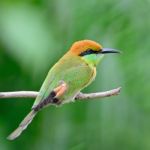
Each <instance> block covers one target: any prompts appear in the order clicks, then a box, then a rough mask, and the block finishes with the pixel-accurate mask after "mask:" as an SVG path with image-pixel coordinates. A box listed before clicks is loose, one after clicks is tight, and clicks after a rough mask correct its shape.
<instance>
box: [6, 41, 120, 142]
mask: <svg viewBox="0 0 150 150" xmlns="http://www.w3.org/2000/svg"><path fill="white" fill-rule="evenodd" d="M108 53H118V51H117V50H114V49H108V48H102V46H101V45H100V44H98V43H96V42H94V41H91V40H83V41H78V42H75V43H74V44H73V45H72V46H71V48H70V50H69V51H68V52H67V53H66V54H65V55H64V56H63V57H62V58H61V59H60V60H59V61H58V62H57V63H56V64H55V65H54V66H53V67H52V68H51V69H50V71H49V73H48V75H47V77H46V79H45V81H44V83H43V85H42V87H41V89H40V91H39V95H38V96H37V98H36V100H35V102H34V104H33V107H32V110H31V112H30V113H29V114H28V115H27V116H26V117H25V118H24V120H23V121H22V122H21V123H20V125H19V127H18V128H17V129H16V130H15V131H14V132H13V133H12V134H10V135H9V137H8V139H9V140H13V139H15V138H17V137H18V136H19V135H20V134H21V133H22V131H23V130H25V129H26V128H27V126H28V125H29V124H30V122H31V121H32V119H33V118H34V117H35V115H36V114H37V113H38V112H39V111H40V110H41V109H43V108H44V107H46V106H48V105H50V104H55V105H61V104H63V103H66V102H70V101H74V99H75V97H76V95H77V94H78V93H79V92H80V91H81V90H82V89H84V88H85V87H86V86H88V85H89V84H90V83H91V82H92V81H93V80H94V79H95V76H96V66H97V64H98V63H99V62H100V61H101V59H102V58H103V56H104V54H108Z"/></svg>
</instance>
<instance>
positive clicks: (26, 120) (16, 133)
mask: <svg viewBox="0 0 150 150" xmlns="http://www.w3.org/2000/svg"><path fill="white" fill-rule="evenodd" d="M36 114H37V112H36V111H35V110H31V111H30V113H29V114H28V115H27V116H26V117H25V118H24V119H23V121H22V122H21V123H20V124H19V127H18V128H17V129H16V130H15V131H13V132H12V133H11V134H10V135H9V136H8V137H7V139H8V140H14V139H16V138H17V137H18V136H19V135H20V134H21V133H22V132H23V131H24V130H25V129H26V128H27V127H28V125H29V124H30V123H31V121H32V120H33V118H34V117H35V115H36Z"/></svg>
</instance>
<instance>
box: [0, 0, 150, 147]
mask: <svg viewBox="0 0 150 150" xmlns="http://www.w3.org/2000/svg"><path fill="white" fill-rule="evenodd" d="M149 11H150V1H149V0H113V1H112V0H87V1H85V0H83V1H81V0H75V1H73V0H22V1H21V0H13V1H12V0H1V1H0V91H16V90H35V91H37V90H39V88H40V86H41V84H42V82H43V80H44V78H45V76H46V74H47V72H48V70H49V68H51V66H52V65H53V64H54V63H55V62H56V61H57V60H58V59H59V58H60V57H61V56H62V55H63V54H64V53H65V52H66V51H67V50H68V48H69V47H70V46H71V44H72V43H73V42H74V41H77V40H81V39H92V40H95V41H97V42H100V43H101V44H102V45H103V46H104V47H111V48H116V49H120V50H121V51H122V52H123V53H122V54H121V55H109V56H108V55H107V56H106V57H105V59H104V60H103V62H102V63H101V64H100V65H99V66H98V68H97V69H98V74H97V77H96V81H95V82H93V83H92V85H90V86H89V87H88V88H86V89H85V90H84V92H96V91H104V90H108V89H112V88H115V87H118V86H122V91H121V94H120V95H119V96H117V97H110V98H105V99H103V100H98V99H97V100H93V101H92V100H91V101H86V102H85V101H84V102H76V103H70V104H66V105H64V106H62V107H59V108H55V107H49V108H46V109H44V110H43V111H41V112H40V113H39V115H38V116H37V117H36V118H35V119H34V121H33V122H32V124H31V125H30V126H29V127H28V129H27V130H26V131H25V132H24V133H23V134H22V136H21V137H19V138H18V139H17V140H15V141H8V140H6V137H7V135H8V134H9V133H10V132H11V131H13V129H15V128H16V127H17V126H18V124H19V123H20V121H21V120H22V119H23V117H24V116H25V115H26V114H27V113H28V112H29V110H30V107H31V106H32V103H33V101H34V99H25V98H24V99H23V98H22V99H20V98H18V99H17V98H16V99H1V100H0V149H1V150H16V149H22V150H32V149H35V150H41V149H42V150H91V149H93V150H99V149H101V150H120V149H121V150H141V149H143V150H149V149H150V82H149V81H150V52H149V51H150V13H149ZM62 71H63V70H62Z"/></svg>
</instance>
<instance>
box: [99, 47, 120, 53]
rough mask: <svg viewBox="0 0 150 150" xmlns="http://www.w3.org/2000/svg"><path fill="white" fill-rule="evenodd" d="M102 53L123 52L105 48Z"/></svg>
mask: <svg viewBox="0 0 150 150" xmlns="http://www.w3.org/2000/svg"><path fill="white" fill-rule="evenodd" d="M101 53H102V54H109V53H121V52H120V51H118V50H116V49H112V48H103V49H102V51H101Z"/></svg>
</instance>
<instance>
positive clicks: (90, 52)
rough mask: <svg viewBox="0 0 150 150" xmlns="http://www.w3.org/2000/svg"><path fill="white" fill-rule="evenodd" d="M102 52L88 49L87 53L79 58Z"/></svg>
mask: <svg viewBox="0 0 150 150" xmlns="http://www.w3.org/2000/svg"><path fill="white" fill-rule="evenodd" d="M98 53H100V51H95V50H93V49H87V50H86V51H84V52H82V53H80V55H79V56H85V55H90V54H98Z"/></svg>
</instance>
